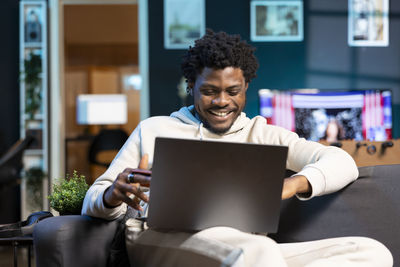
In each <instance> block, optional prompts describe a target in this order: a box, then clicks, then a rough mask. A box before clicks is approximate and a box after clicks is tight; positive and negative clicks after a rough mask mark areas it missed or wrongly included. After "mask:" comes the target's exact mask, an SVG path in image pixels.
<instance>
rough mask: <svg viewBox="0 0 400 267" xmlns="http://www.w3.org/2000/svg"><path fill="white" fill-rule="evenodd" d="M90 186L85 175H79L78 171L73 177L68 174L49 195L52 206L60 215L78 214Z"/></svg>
mask: <svg viewBox="0 0 400 267" xmlns="http://www.w3.org/2000/svg"><path fill="white" fill-rule="evenodd" d="M88 188H89V186H88V184H87V183H86V181H85V176H84V175H78V173H77V171H74V173H73V174H72V177H69V175H68V174H67V176H66V177H65V179H60V181H59V184H55V185H54V187H53V193H52V194H51V195H50V196H49V200H50V207H52V208H53V209H55V210H56V211H58V212H59V213H60V215H72V214H77V215H78V214H80V213H81V209H82V204H83V199H84V198H85V195H86V191H87V190H88Z"/></svg>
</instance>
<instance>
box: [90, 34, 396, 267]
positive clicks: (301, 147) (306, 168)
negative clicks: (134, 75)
mask: <svg viewBox="0 0 400 267" xmlns="http://www.w3.org/2000/svg"><path fill="white" fill-rule="evenodd" d="M254 50H255V49H254V48H253V47H252V46H250V45H248V44H247V43H246V42H245V41H242V40H241V38H240V37H239V36H238V35H228V34H226V33H224V32H220V33H214V32H213V31H211V30H208V31H207V33H206V35H205V36H203V37H202V38H201V39H199V40H197V41H196V43H195V45H194V47H191V48H189V50H188V51H187V53H186V55H185V56H184V58H183V62H182V66H181V67H182V71H183V75H184V76H185V77H186V79H187V81H188V93H189V94H190V95H192V96H193V98H194V105H193V106H189V107H182V108H181V109H180V110H179V111H176V112H174V113H172V114H171V115H170V116H160V117H153V118H149V119H146V120H144V121H142V122H141V123H140V124H139V125H138V127H137V128H136V129H135V130H134V131H133V132H132V134H131V136H130V137H129V139H128V141H127V142H126V143H125V145H124V146H123V148H122V149H121V151H120V152H119V153H118V155H117V157H116V158H115V160H114V161H113V163H112V164H111V166H110V167H109V168H108V169H107V171H106V172H105V173H104V174H103V175H102V176H100V177H99V178H98V179H97V180H96V181H95V183H94V184H93V185H92V186H91V187H90V189H89V190H88V192H87V195H86V198H85V201H84V205H83V210H82V213H83V214H87V215H91V216H95V217H102V218H105V219H115V218H117V217H119V216H121V215H124V214H125V213H126V211H127V207H128V206H129V207H131V208H133V209H135V210H139V211H144V210H145V209H146V208H143V207H142V205H140V203H145V202H148V200H149V196H148V195H147V194H146V193H144V192H143V191H142V190H141V189H140V185H149V183H150V182H151V171H150V169H151V166H152V162H153V151H154V142H155V138H156V137H157V136H163V137H174V138H191V139H200V140H216V141H218V140H222V141H229V142H242V143H257V144H270V145H284V146H288V148H289V153H288V158H287V163H286V168H287V169H290V170H292V171H294V172H295V173H296V174H295V175H293V176H292V177H287V178H285V180H284V185H283V191H282V198H283V199H285V198H291V197H293V196H296V197H298V198H301V199H304V200H307V199H310V198H313V197H316V196H319V195H324V194H328V193H331V192H334V191H337V190H339V189H341V188H343V187H344V186H346V185H347V184H349V183H350V182H352V181H354V180H355V179H356V178H357V176H358V170H357V167H356V165H355V163H354V160H353V159H352V158H351V156H350V155H348V154H347V153H346V152H345V151H344V150H341V149H339V148H336V147H327V146H323V145H321V144H319V143H315V142H310V141H307V140H304V139H303V138H299V137H298V136H297V134H295V133H293V132H290V131H287V130H285V129H282V128H279V127H276V126H273V125H267V123H266V121H265V119H264V118H262V117H260V116H256V117H254V118H252V119H250V118H248V117H247V116H246V114H245V113H243V109H244V106H245V103H246V92H247V88H248V86H249V83H250V82H251V80H252V79H253V78H255V77H256V70H257V68H258V63H257V59H256V58H255V56H254ZM181 156H182V157H190V155H181ZM245 162H246V159H243V164H245ZM337 166H340V168H338V167H337ZM133 174H134V175H133ZM133 177H134V178H133ZM132 178H133V179H132ZM266 178H267V177H266ZM132 180H133V181H132ZM166 190H168V189H167V188H166ZM182 201H184V200H182ZM144 206H146V205H144ZM171 208H179V207H171ZM193 212H196V211H195V210H193ZM249 219H250V220H257V218H249ZM137 229H138V228H135V227H132V226H131V227H128V228H127V230H128V231H127V233H128V235H127V240H130V241H131V242H130V243H129V241H128V243H129V244H131V245H130V246H128V250H129V253H128V254H129V257H130V262H131V264H132V263H136V264H137V265H136V264H135V266H192V265H196V266H206V265H207V264H204V262H213V263H214V264H216V265H215V266H274V267H279V266H309V267H311V266H314V267H315V266H360V267H361V266H363V267H365V266H380V267H386V266H392V264H393V259H392V256H391V254H390V252H389V251H388V250H387V248H386V247H385V246H384V245H382V244H381V243H379V242H377V241H375V240H372V239H369V238H356V237H351V238H334V239H329V240H320V241H314V242H306V243H295V244H276V243H275V242H274V241H273V240H271V239H269V238H268V237H267V236H261V235H254V234H250V233H243V232H240V231H238V230H236V229H232V228H228V227H214V228H210V229H206V230H203V231H201V232H198V233H196V234H193V233H183V232H171V233H170V232H157V231H154V230H145V231H140V234H138V231H137ZM236 252H237V253H236ZM224 253H225V254H224ZM235 253H236V254H235ZM188 255H189V256H188ZM199 255H200V256H199ZM223 255H226V257H223ZM232 255H234V256H232ZM206 259H207V260H209V261H207V260H206ZM196 260H199V261H198V262H197V261H196ZM201 262H202V263H203V264H202V263H201ZM228 262H229V263H230V264H228ZM207 266H210V265H207Z"/></svg>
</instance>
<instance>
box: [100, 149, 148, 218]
mask: <svg viewBox="0 0 400 267" xmlns="http://www.w3.org/2000/svg"><path fill="white" fill-rule="evenodd" d="M130 174H133V181H132V177H130V178H129V177H128V176H129V175H130ZM131 176H132V175H131ZM129 180H131V183H130V182H129ZM150 181H151V171H150V170H148V155H147V154H145V155H143V157H142V159H141V160H140V163H139V166H138V168H137V169H132V168H126V169H125V170H124V171H123V172H121V173H120V174H118V177H117V179H115V181H114V183H113V184H112V185H111V186H110V187H108V188H107V189H106V191H105V192H104V195H103V201H104V204H105V205H106V206H108V207H117V206H119V205H121V203H122V202H125V203H127V204H128V205H129V206H131V207H132V208H134V209H136V210H140V211H141V210H142V207H140V205H139V203H140V201H141V200H143V201H145V202H148V201H149V197H148V196H147V195H146V194H145V193H144V192H143V190H141V188H140V186H146V187H148V186H150ZM132 182H133V183H132ZM132 195H134V197H132Z"/></svg>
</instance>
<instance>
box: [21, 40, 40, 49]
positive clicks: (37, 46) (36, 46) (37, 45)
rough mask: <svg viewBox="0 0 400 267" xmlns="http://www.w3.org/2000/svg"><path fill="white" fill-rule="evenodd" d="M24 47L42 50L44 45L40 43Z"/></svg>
mask: <svg viewBox="0 0 400 267" xmlns="http://www.w3.org/2000/svg"><path fill="white" fill-rule="evenodd" d="M24 46H25V48H39V49H40V48H42V47H43V44H42V43H41V42H40V43H25V44H24Z"/></svg>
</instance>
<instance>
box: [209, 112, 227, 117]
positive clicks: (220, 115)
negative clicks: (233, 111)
mask: <svg viewBox="0 0 400 267" xmlns="http://www.w3.org/2000/svg"><path fill="white" fill-rule="evenodd" d="M210 112H211V113H212V114H214V115H216V116H218V117H225V116H226V115H228V113H229V112H218V111H213V110H211V111H210Z"/></svg>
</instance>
